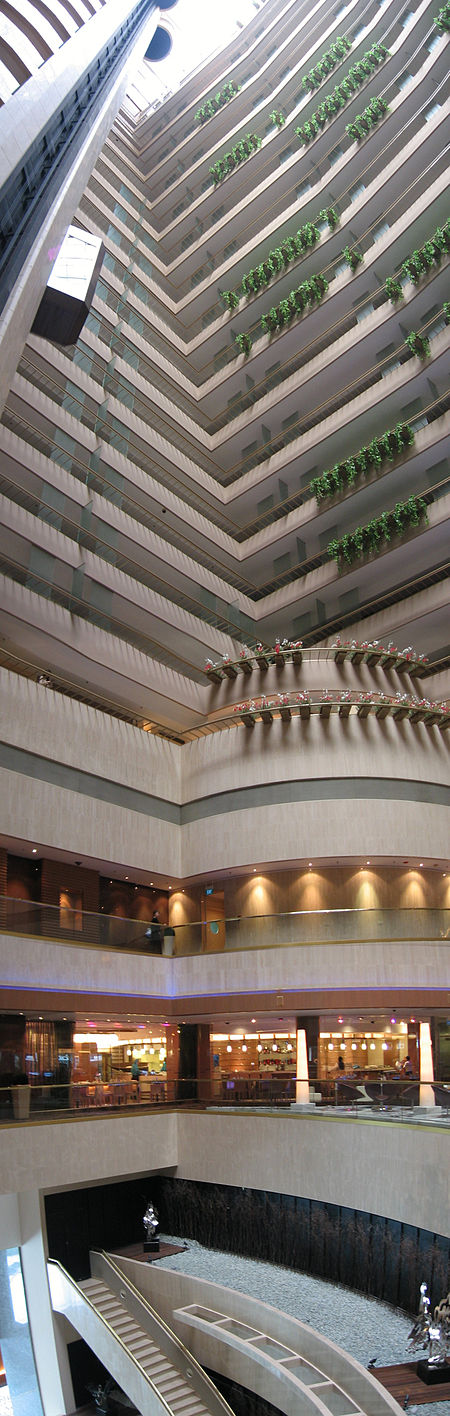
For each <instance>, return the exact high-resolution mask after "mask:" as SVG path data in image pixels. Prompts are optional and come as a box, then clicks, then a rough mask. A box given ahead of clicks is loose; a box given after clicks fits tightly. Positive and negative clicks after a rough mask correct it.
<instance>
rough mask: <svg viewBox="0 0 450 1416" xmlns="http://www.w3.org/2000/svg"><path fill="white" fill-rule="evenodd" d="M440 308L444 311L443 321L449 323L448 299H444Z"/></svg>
mask: <svg viewBox="0 0 450 1416" xmlns="http://www.w3.org/2000/svg"><path fill="white" fill-rule="evenodd" d="M442 309H443V311H444V319H445V323H446V324H450V303H449V301H448V300H444V304H443V306H442Z"/></svg>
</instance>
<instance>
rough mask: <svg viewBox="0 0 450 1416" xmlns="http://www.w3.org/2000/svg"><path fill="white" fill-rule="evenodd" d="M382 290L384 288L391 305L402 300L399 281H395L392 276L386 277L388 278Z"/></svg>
mask: <svg viewBox="0 0 450 1416" xmlns="http://www.w3.org/2000/svg"><path fill="white" fill-rule="evenodd" d="M384 288H385V291H386V295H387V298H388V300H391V301H392V304H393V305H395V304H396V302H397V300H403V299H404V295H403V290H402V287H401V285H400V281H399V280H396V279H395V277H394V276H392V275H388V276H387V278H386V282H385V286H384Z"/></svg>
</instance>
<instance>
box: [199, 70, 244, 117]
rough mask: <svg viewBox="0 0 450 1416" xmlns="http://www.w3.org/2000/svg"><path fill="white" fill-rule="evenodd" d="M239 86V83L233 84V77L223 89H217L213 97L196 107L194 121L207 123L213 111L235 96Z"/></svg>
mask: <svg viewBox="0 0 450 1416" xmlns="http://www.w3.org/2000/svg"><path fill="white" fill-rule="evenodd" d="M241 87H242V85H241V84H235V82H234V79H230V81H229V83H227V84H224V87H223V89H219V92H218V93H215V94H214V97H213V98H207V99H206V103H202V106H201V108H197V112H196V114H195V122H196V123H201V124H203V123H207V122H208V120H209V119H210V118H213V117H214V114H215V113H218V112H219V109H220V108H224V107H225V104H226V103H230V102H231V99H232V98H235V97H236V94H237V93H239V90H240V88H241Z"/></svg>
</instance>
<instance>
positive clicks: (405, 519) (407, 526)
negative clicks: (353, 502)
mask: <svg viewBox="0 0 450 1416" xmlns="http://www.w3.org/2000/svg"><path fill="white" fill-rule="evenodd" d="M422 521H426V522H428V516H427V504H426V502H425V501H424V499H423V497H408V500H407V501H406V502H397V503H396V505H395V507H393V508H392V510H391V511H383V512H382V513H381V516H374V517H372V520H371V521H369V522H367V525H366V526H357V527H356V528H355V530H354V531H350V532H347V533H346V535H345V536H341V537H340V539H336V538H334V539H333V540H332V541H330V542H329V544H328V546H327V552H328V555H329V556H330V558H331V559H332V560H335V561H337V564H338V566H339V569H340V570H342V569H344V568H345V566H346V565H353V563H354V561H356V560H361V559H362V558H363V557H364V558H365V557H366V556H369V555H373V554H374V553H375V552H377V551H378V549H379V547H380V545H382V543H383V542H385V543H389V541H391V540H392V537H393V536H405V535H406V534H407V532H408V531H410V530H411V528H414V527H416V526H419V525H420V523H421V522H422Z"/></svg>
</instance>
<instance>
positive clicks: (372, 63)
mask: <svg viewBox="0 0 450 1416" xmlns="http://www.w3.org/2000/svg"><path fill="white" fill-rule="evenodd" d="M388 57H389V50H388V49H386V46H385V45H384V44H378V43H377V44H373V45H372V48H371V49H368V50H367V52H366V54H363V56H362V59H360V60H359V61H358V63H357V64H353V65H352V67H351V69H349V71H348V74H346V75H345V77H344V78H343V79H341V82H340V83H339V84H336V87H335V88H334V89H333V91H332V93H329V94H327V95H326V97H325V98H324V99H323V100H322V103H320V104H319V107H318V108H317V109H316V111H315V113H312V114H311V117H310V118H309V119H308V120H307V121H306V123H302V124H300V126H299V127H298V128H295V133H296V136H297V137H298V138H299V139H300V142H301V143H303V144H304V145H307V144H308V143H310V142H312V141H313V139H314V138H316V137H317V134H318V133H320V132H321V130H322V128H324V127H325V125H326V124H327V123H329V122H330V121H331V119H332V118H334V117H335V115H336V113H338V112H339V109H340V108H344V107H345V104H346V103H348V101H349V99H350V98H352V97H353V94H354V93H357V91H358V89H359V88H361V85H362V84H364V83H365V82H366V79H367V78H369V76H370V75H371V74H372V73H373V72H374V71H375V69H377V68H378V65H379V64H383V63H384V60H385V59H387V58H388ZM313 72H314V71H313V70H311V73H313ZM323 77H325V74H324V75H323ZM305 78H306V80H309V78H310V75H309V74H307V75H305ZM320 82H322V80H320ZM307 86H308V85H307ZM309 87H312V88H314V87H317V85H315V84H312V85H309ZM372 101H373V102H374V101H375V100H372ZM377 102H378V103H379V104H382V103H383V102H384V100H383V99H378V100H377ZM369 109H371V105H370V104H369ZM371 113H372V117H371V123H370V126H372V125H373V122H377V121H378V118H380V117H382V113H381V112H379V113H378V118H376V117H375V111H373V112H372V110H371ZM367 131H369V129H367ZM363 136H364V134H363Z"/></svg>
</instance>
